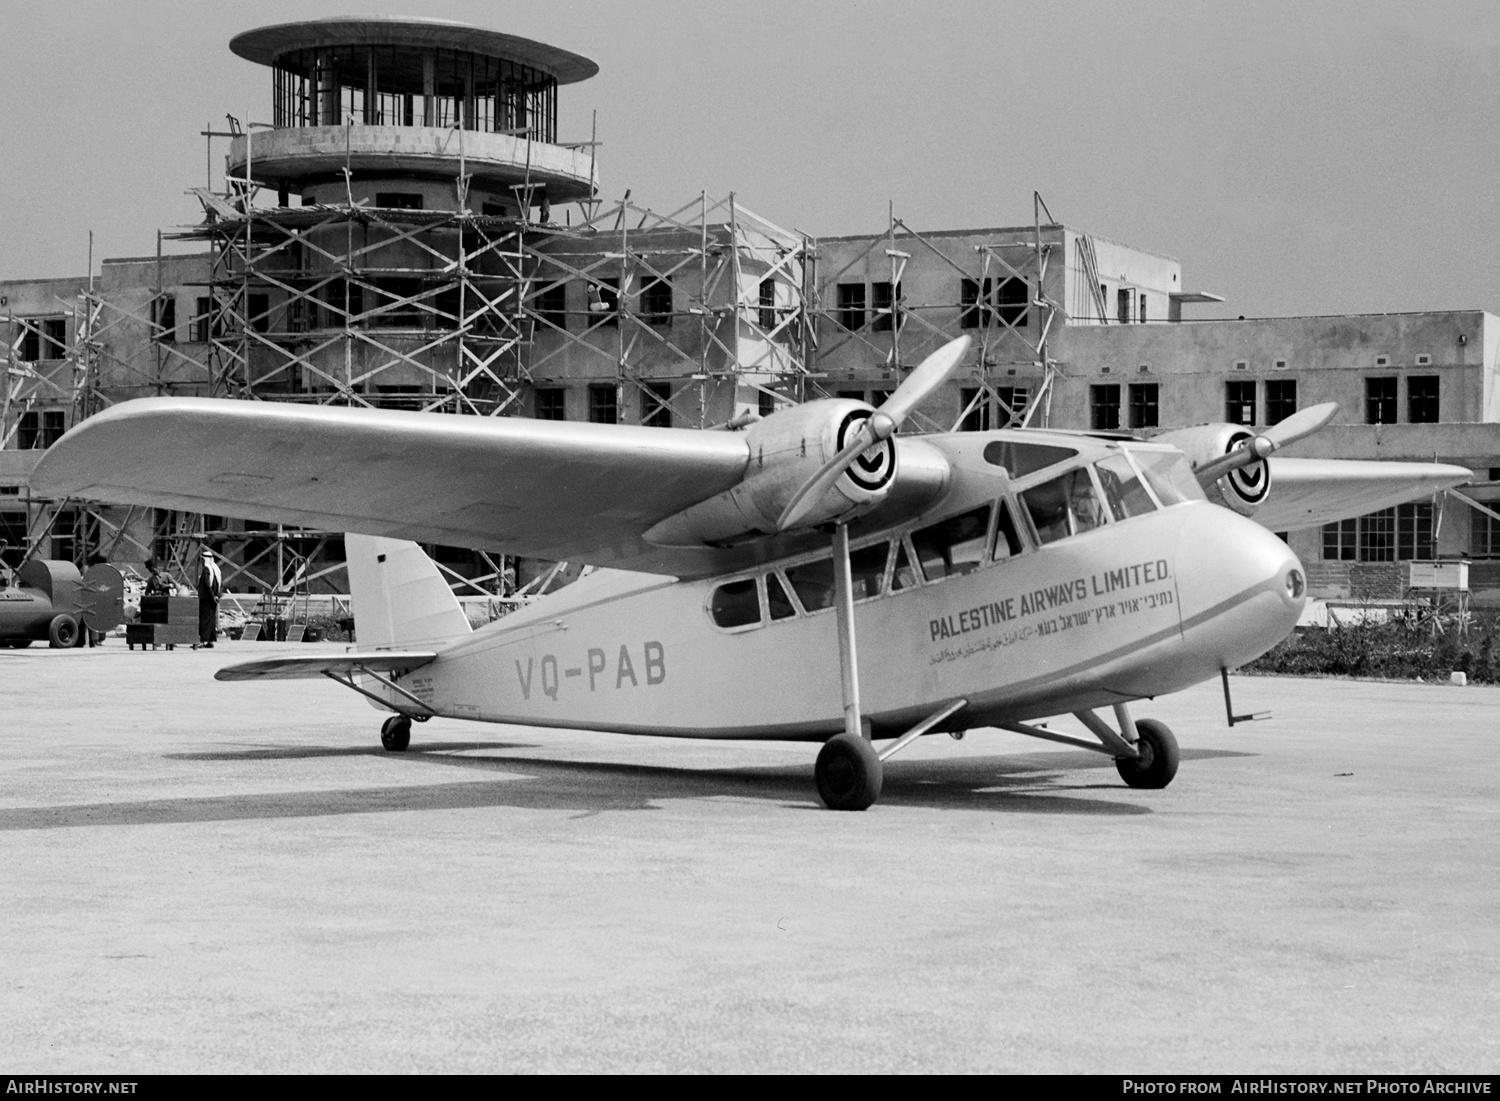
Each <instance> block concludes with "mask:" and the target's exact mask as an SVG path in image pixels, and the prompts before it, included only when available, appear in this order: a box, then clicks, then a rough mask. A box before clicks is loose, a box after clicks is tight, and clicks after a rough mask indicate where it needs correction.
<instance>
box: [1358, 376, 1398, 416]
mask: <svg viewBox="0 0 1500 1101" xmlns="http://www.w3.org/2000/svg"><path fill="white" fill-rule="evenodd" d="M1365 423H1366V424H1395V423H1396V380H1395V379H1394V378H1367V379H1365Z"/></svg>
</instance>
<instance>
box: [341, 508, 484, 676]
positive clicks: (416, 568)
mask: <svg viewBox="0 0 1500 1101" xmlns="http://www.w3.org/2000/svg"><path fill="white" fill-rule="evenodd" d="M344 553H345V557H346V559H347V561H348V565H349V594H350V595H351V596H352V597H353V598H354V618H355V630H356V635H357V637H358V640H359V644H360V647H361V648H362V649H366V648H370V647H375V646H411V645H415V644H417V643H432V642H440V641H442V640H444V639H449V638H452V637H454V636H455V635H466V634H468V633H469V631H470V627H469V617H468V616H466V615H464V610H463V608H462V607H460V606H459V603H458V598H457V597H456V596H454V595H453V590H452V589H450V588H449V587H448V583H447V582H446V581H444V580H443V575H442V574H441V573H439V572H438V568H437V566H436V565H434V564H433V562H432V559H430V558H428V557H427V555H425V554H423V553H422V548H421V547H419V546H417V545H416V544H415V543H408V542H406V541H405V540H401V539H381V538H378V537H376V536H373V535H346V536H344Z"/></svg>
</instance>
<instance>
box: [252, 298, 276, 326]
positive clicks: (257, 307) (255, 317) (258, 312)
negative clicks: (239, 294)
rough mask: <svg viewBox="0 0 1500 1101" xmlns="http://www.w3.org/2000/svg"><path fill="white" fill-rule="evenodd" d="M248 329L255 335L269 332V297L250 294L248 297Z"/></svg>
mask: <svg viewBox="0 0 1500 1101" xmlns="http://www.w3.org/2000/svg"><path fill="white" fill-rule="evenodd" d="M250 328H251V329H252V330H253V331H254V332H257V333H268V332H270V331H271V296H270V295H268V294H252V295H251V296H250Z"/></svg>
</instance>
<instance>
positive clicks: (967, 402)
mask: <svg viewBox="0 0 1500 1101" xmlns="http://www.w3.org/2000/svg"><path fill="white" fill-rule="evenodd" d="M958 400H959V401H960V402H962V403H963V408H964V409H965V410H967V412H965V413H964V419H963V420H962V421H960V422H959V425H958V430H959V431H960V432H988V431H989V430H990V399H989V395H988V394H986V393H985V392H984V391H983V390H981V389H980V388H979V387H977V386H965V387H962V388H961V389H960V390H959V391H958Z"/></svg>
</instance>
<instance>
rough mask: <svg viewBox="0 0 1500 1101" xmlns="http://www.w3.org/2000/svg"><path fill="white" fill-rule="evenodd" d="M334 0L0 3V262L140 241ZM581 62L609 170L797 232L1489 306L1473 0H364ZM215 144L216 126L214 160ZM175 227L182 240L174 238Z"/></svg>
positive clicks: (1347, 306)
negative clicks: (1010, 237) (894, 230)
mask: <svg viewBox="0 0 1500 1101" xmlns="http://www.w3.org/2000/svg"><path fill="white" fill-rule="evenodd" d="M354 7H356V5H355V4H352V3H349V2H348V0H337V2H335V3H334V4H331V5H327V6H323V5H320V4H319V3H318V2H317V0H258V2H256V3H244V2H239V0H228V2H209V0H199V2H192V3H190V2H186V0H111V2H107V3H103V2H94V0H51V2H49V3H47V4H37V3H35V2H33V0H0V104H3V107H0V111H3V114H0V120H3V121H0V126H3V129H0V133H3V134H4V137H5V148H6V153H5V155H4V156H3V157H0V279H9V278H41V277H49V276H65V275H74V274H82V273H83V272H84V271H85V270H86V268H87V262H88V234H89V231H90V230H92V231H93V233H94V259H95V264H96V266H97V263H98V261H99V259H100V258H102V257H107V256H144V255H151V254H153V253H154V251H155V248H156V231H157V230H158V229H170V228H172V227H174V226H178V225H183V224H187V223H190V222H194V221H197V220H198V219H199V217H200V216H201V211H200V208H199V207H198V204H197V202H196V200H195V199H193V198H192V197H191V196H189V195H187V194H185V192H186V190H187V189H188V188H190V187H195V186H202V185H203V184H204V182H205V180H206V178H207V174H208V168H209V166H208V163H207V162H206V159H205V141H204V139H203V138H202V137H201V136H200V135H199V131H201V130H203V129H205V128H206V126H207V125H208V124H212V125H213V127H214V128H216V129H222V128H223V124H224V122H225V118H224V116H225V114H226V113H228V114H233V115H235V116H236V117H238V118H240V119H245V118H247V117H248V118H249V119H250V120H252V121H269V116H270V105H271V104H270V101H271V76H270V70H268V69H266V68H263V67H261V66H258V65H253V64H251V63H249V62H247V61H242V60H240V59H239V58H237V57H235V56H234V55H233V54H231V53H230V52H229V49H228V42H229V39H230V38H231V37H233V36H234V35H235V34H237V33H239V32H240V31H243V30H248V29H250V28H253V27H257V26H263V25H266V24H270V23H278V22H294V21H300V20H305V19H311V18H317V17H319V16H325V15H341V14H346V13H348V11H349V10H350V9H351V8H354ZM366 10H368V11H369V12H371V13H380V14H386V15H407V16H418V17H433V18H443V19H453V20H458V21H461V22H466V23H472V24H475V25H478V26H483V27H488V28H492V29H496V30H502V31H506V32H509V33H513V34H519V35H522V36H525V37H529V38H535V39H539V40H541V41H544V42H548V43H551V44H553V45H557V46H561V47H563V48H565V49H569V50H573V51H575V52H577V53H581V54H583V55H585V56H587V57H589V58H592V59H593V60H594V61H596V62H597V63H598V64H599V66H600V73H599V75H598V76H597V77H595V78H593V79H592V80H589V81H585V82H583V83H581V84H574V85H568V86H565V87H564V88H563V89H562V90H561V93H560V96H559V99H560V109H559V139H560V140H563V141H580V140H587V138H588V136H589V132H590V126H591V123H592V116H593V112H594V111H595V110H597V112H598V133H599V139H600V141H602V142H603V145H602V147H601V148H600V150H599V171H600V178H601V184H602V189H603V197H604V198H605V199H606V200H609V201H613V200H616V199H618V198H619V197H620V196H621V195H622V194H623V193H624V191H625V190H626V189H627V188H629V189H630V190H631V192H632V199H633V201H636V202H640V203H644V204H646V205H649V206H651V207H652V208H654V209H657V210H663V211H666V210H671V209H675V208H676V207H678V206H680V205H682V204H683V203H686V202H687V201H689V200H690V199H693V198H695V197H696V196H697V195H698V194H699V192H700V191H704V190H706V191H707V192H708V193H709V195H710V196H711V197H715V198H717V197H722V196H724V195H727V194H728V193H729V192H731V191H733V192H735V194H736V196H737V198H738V200H739V201H740V202H741V203H743V204H744V205H745V206H747V207H749V208H750V209H751V210H753V211H755V212H756V213H759V214H761V215H763V216H765V217H767V218H769V219H771V220H772V221H774V222H777V223H778V224H780V225H783V226H786V227H787V228H795V229H798V230H802V231H804V232H806V233H809V234H812V235H814V236H820V235H822V236H832V235H844V234H860V233H870V234H872V235H873V234H874V233H876V232H878V231H880V230H882V229H883V228H884V226H885V224H886V218H887V211H888V209H889V208H890V205H891V204H894V209H895V212H896V214H897V216H898V217H900V218H901V219H902V220H903V221H904V222H906V223H907V224H908V225H910V226H912V227H913V228H915V229H917V230H919V231H921V230H939V229H959V228H974V227H983V226H1002V225H1016V224H1028V223H1030V221H1031V218H1032V192H1033V191H1036V192H1040V194H1041V195H1042V197H1043V199H1044V200H1045V201H1046V203H1047V206H1048V208H1049V209H1050V210H1051V212H1052V213H1053V215H1054V216H1055V217H1056V218H1057V219H1058V220H1059V221H1062V222H1065V223H1067V224H1069V225H1071V226H1075V227H1078V228H1080V229H1082V230H1085V231H1087V232H1090V233H1093V234H1096V235H1098V236H1101V237H1107V238H1110V239H1113V240H1116V241H1121V242H1124V243H1126V244H1130V245H1133V246H1136V247H1138V248H1142V249H1146V250H1149V251H1152V252H1157V253H1162V254H1165V255H1168V256H1172V257H1175V258H1177V259H1178V260H1180V261H1181V262H1182V265H1183V270H1184V286H1185V288H1186V289H1188V290H1203V291H1210V292H1213V293H1216V294H1220V295H1223V296H1224V297H1225V299H1226V301H1225V303H1224V304H1223V306H1222V307H1204V306H1196V307H1189V311H1190V314H1189V316H1196V317H1216V316H1227V317H1236V316H1240V315H1245V316H1250V317H1264V316H1286V315H1297V314H1339V313H1381V312H1395V311H1407V310H1442V309H1476V308H1477V309H1489V310H1493V311H1496V312H1500V190H1497V183H1500V127H1497V125H1496V124H1497V121H1500V110H1497V108H1500V63H1497V62H1500V4H1496V3H1493V2H1492V0H1485V2H1468V0H1424V2H1423V3H1421V4H1413V3H1410V2H1406V0H1403V2H1392V0H1360V2H1344V0H1338V2H1322V3H1320V2H1317V0H1298V2H1295V3H1293V2H1281V0H1276V2H1263V3H1256V2H1251V0H1247V2H1244V3H1235V4H1228V3H1199V4H1190V3H1168V2H1162V0H1134V2H1131V3H1119V2H1118V0H1110V2H1108V3H1082V2H1077V0H1049V2H1048V3H1045V4H1037V3H1035V2H1034V0H1028V2H1026V3H1013V2H1010V0H982V2H969V0H928V2H926V3H920V4H919V3H916V2H905V3H898V2H894V0H862V2H853V0H817V2H811V0H757V2H756V3H754V4H728V3H717V2H714V0H699V2H689V0H631V2H629V3H623V2H608V3H598V2H596V3H584V2H581V0H548V2H547V3H529V4H520V3H509V2H487V3H481V2H476V0H444V2H441V3H437V2H432V3H428V2H417V0H412V2H400V0H384V2H383V3H381V4H379V5H370V6H369V7H368V8H367V9H366ZM223 153H224V143H223V142H217V143H216V145H215V148H214V151H213V179H214V184H215V186H220V184H221V173H222V167H223ZM169 249H170V247H169Z"/></svg>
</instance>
